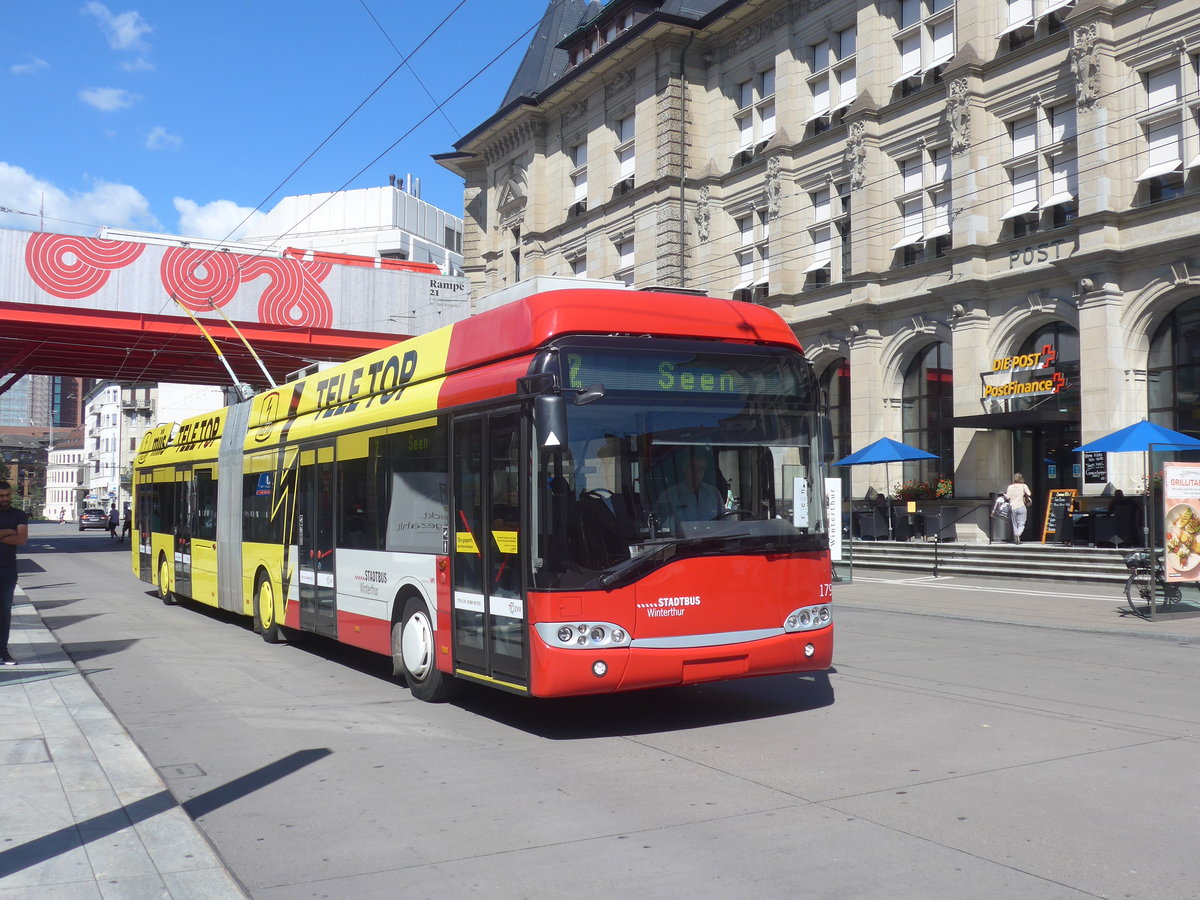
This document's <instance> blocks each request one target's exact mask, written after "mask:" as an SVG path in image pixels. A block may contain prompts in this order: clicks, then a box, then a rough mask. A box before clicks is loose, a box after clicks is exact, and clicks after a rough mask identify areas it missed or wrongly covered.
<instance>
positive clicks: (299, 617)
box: [133, 289, 833, 700]
mask: <svg viewBox="0 0 1200 900" xmlns="http://www.w3.org/2000/svg"><path fill="white" fill-rule="evenodd" d="M819 393H820V392H819V389H818V386H817V383H816V381H815V379H814V377H813V372H812V369H811V367H810V365H809V363H808V362H807V361H806V360H805V358H804V356H803V354H802V352H801V349H800V346H799V345H798V344H797V342H796V339H795V337H794V335H793V334H792V332H791V329H789V328H788V326H787V324H786V323H785V322H784V321H783V320H782V319H781V318H779V316H778V315H776V314H775V313H774V312H772V311H770V310H767V309H764V308H762V307H758V306H754V305H751V304H748V303H739V302H733V301H726V300H715V299H708V298H701V297H695V296H688V295H683V294H674V293H667V292H661V293H652V292H636V291H623V290H602V289H579V290H562V291H552V292H546V293H540V294H534V295H533V296H530V297H527V298H525V299H522V300H515V301H513V302H511V303H508V304H505V305H503V306H499V307H497V308H495V309H492V310H490V311H487V312H483V313H480V314H479V315H476V316H474V317H472V318H469V319H466V320H463V321H461V322H458V323H456V324H454V325H451V326H448V327H446V328H442V329H440V330H438V331H434V332H430V333H428V334H425V335H422V336H419V337H415V338H412V339H409V340H406V341H404V342H402V343H399V344H396V345H394V346H392V347H389V348H387V349H384V350H379V351H375V352H372V353H370V354H368V355H366V356H363V357H360V358H359V359H355V360H352V361H350V362H347V363H343V364H340V365H337V366H335V367H331V368H328V369H324V370H322V371H319V372H316V373H314V374H311V375H306V376H304V377H301V378H298V379H296V380H294V381H291V382H289V383H287V384H285V385H283V386H281V387H279V388H275V389H272V390H270V391H267V392H264V393H261V394H259V395H257V396H255V397H253V398H252V399H250V400H247V401H245V402H243V403H238V404H236V405H233V406H229V407H227V408H225V409H222V410H219V411H217V412H214V413H212V414H209V415H204V416H199V417H196V418H193V419H190V420H187V421H184V422H181V423H178V424H168V425H161V426H159V427H158V428H156V429H154V430H153V431H152V432H150V433H149V434H147V435H146V437H145V439H144V441H143V443H142V445H141V447H140V450H139V453H138V457H137V462H136V466H135V474H134V488H135V504H136V506H135V512H136V531H137V541H136V542H135V546H134V548H133V570H134V572H135V573H137V574H138V576H139V577H140V578H141V579H142V580H143V581H146V582H149V583H151V584H153V585H155V586H156V587H157V588H158V591H159V593H160V596H161V597H162V598H163V599H164V600H166V601H168V602H170V601H172V600H174V599H175V598H176V597H187V598H191V599H192V600H194V601H197V602H199V603H204V604H209V605H211V606H215V607H220V608H222V609H226V610H232V611H235V612H237V613H240V614H242V615H245V616H252V617H253V619H254V627H255V630H256V631H258V632H260V633H261V634H262V636H263V638H265V639H266V640H267V641H270V642H275V641H279V640H280V639H281V638H282V637H283V636H284V635H285V634H286V630H287V629H295V630H300V631H311V632H315V633H317V634H321V635H326V636H328V637H331V638H333V639H335V640H338V641H342V642H344V643H346V644H352V645H354V646H357V647H362V648H365V649H367V650H370V651H374V652H376V653H380V654H383V655H385V656H390V657H391V658H392V660H393V665H394V667H395V671H396V674H397V675H403V676H404V678H405V680H406V681H407V683H408V685H409V687H410V689H411V690H412V692H413V694H414V695H416V696H417V697H419V698H421V699H423V700H440V699H444V698H445V697H447V696H449V695H450V694H451V693H452V691H453V690H454V689H455V688H456V687H457V686H459V685H460V684H461V683H463V682H479V683H483V684H488V685H492V686H494V687H497V688H501V689H503V690H508V691H512V692H517V693H521V694H526V695H531V696H537V697H555V696H570V695H579V694H595V693H606V692H613V691H624V690H632V689H636V688H648V687H656V686H666V685H679V684H692V683H698V682H705V681H717V680H723V679H731V678H743V677H748V676H755V675H767V674H775V673H787V672H815V671H823V670H826V669H828V667H829V666H830V662H831V657H832V652H833V623H832V618H831V616H832V613H831V607H830V599H831V598H830V580H831V572H830V561H829V550H828V534H827V532H828V529H829V528H830V527H833V526H831V525H830V523H829V522H827V521H826V509H825V503H824V488H823V483H822V471H823V469H824V466H825V464H826V463H827V462H828V460H829V455H828V454H829V451H830V449H831V448H830V445H829V439H828V433H829V429H828V425H827V423H826V421H825V420H824V418H823V417H822V415H821V413H822V410H821V405H820V400H819Z"/></svg>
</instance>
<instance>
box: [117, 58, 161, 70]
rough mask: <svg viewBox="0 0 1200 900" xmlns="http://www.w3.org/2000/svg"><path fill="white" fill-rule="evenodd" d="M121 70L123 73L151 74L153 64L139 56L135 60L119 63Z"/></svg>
mask: <svg viewBox="0 0 1200 900" xmlns="http://www.w3.org/2000/svg"><path fill="white" fill-rule="evenodd" d="M121 70H122V71H123V72H153V71H154V63H152V62H150V60H148V59H146V58H145V57H144V56H139V57H138V58H137V59H134V60H128V61H126V62H123V63H121Z"/></svg>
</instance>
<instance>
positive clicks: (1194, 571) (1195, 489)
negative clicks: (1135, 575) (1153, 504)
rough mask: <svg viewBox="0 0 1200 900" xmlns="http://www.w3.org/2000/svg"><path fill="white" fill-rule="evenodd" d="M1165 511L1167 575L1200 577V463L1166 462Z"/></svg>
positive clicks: (1178, 578) (1189, 578) (1182, 578)
mask: <svg viewBox="0 0 1200 900" xmlns="http://www.w3.org/2000/svg"><path fill="white" fill-rule="evenodd" d="M1163 512H1164V518H1163V535H1164V540H1165V547H1166V551H1167V564H1166V570H1167V579H1168V580H1169V581H1197V580H1200V465H1197V464H1196V463H1180V462H1169V463H1165V464H1164V465H1163Z"/></svg>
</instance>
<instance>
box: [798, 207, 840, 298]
mask: <svg viewBox="0 0 1200 900" xmlns="http://www.w3.org/2000/svg"><path fill="white" fill-rule="evenodd" d="M831 196H832V191H831V190H830V189H829V188H822V189H821V190H819V191H813V192H812V193H811V194H809V195H808V198H809V202H810V203H811V204H812V226H811V227H810V228H809V229H808V237H809V242H810V244H811V246H812V251H811V255H810V256H809V262H808V266H807V267H806V268H805V269H804V287H805V288H806V289H807V288H819V287H824V286H825V285H827V284H829V283H830V281H831V280H832V269H833V234H834V229H835V225H834V221H833V208H832V204H831Z"/></svg>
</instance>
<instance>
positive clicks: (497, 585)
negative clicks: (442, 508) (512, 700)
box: [450, 410, 529, 690]
mask: <svg viewBox="0 0 1200 900" xmlns="http://www.w3.org/2000/svg"><path fill="white" fill-rule="evenodd" d="M525 430H526V429H525V428H524V427H523V426H522V421H521V414H520V412H518V411H516V410H511V411H510V410H504V411H501V412H493V413H489V414H485V415H476V416H469V417H467V416H464V417H462V418H459V419H457V420H456V421H455V423H454V436H453V441H454V444H453V446H454V478H453V483H452V486H453V491H454V525H453V533H454V540H453V541H452V542H451V547H450V549H451V554H452V560H453V565H452V569H453V573H452V574H453V578H454V660H455V666H456V667H457V668H458V669H461V670H463V671H464V672H470V673H475V674H477V675H482V676H485V677H486V678H488V679H490V680H493V681H497V682H499V683H501V684H506V685H509V686H511V687H517V688H520V689H522V690H524V689H525V686H526V685H527V684H528V680H529V679H528V674H527V660H526V655H527V647H526V632H527V629H528V620H527V617H526V613H525V602H524V593H523V590H522V571H523V570H524V566H523V565H522V564H521V563H520V561H519V557H518V551H519V550H520V549H521V547H520V544H521V541H520V538H519V535H520V532H521V530H522V529H521V527H520V523H521V522H522V516H521V510H522V509H523V502H522V497H521V493H522V492H521V484H522V479H521V459H522V456H521V445H522V435H523V434H524V432H525Z"/></svg>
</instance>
